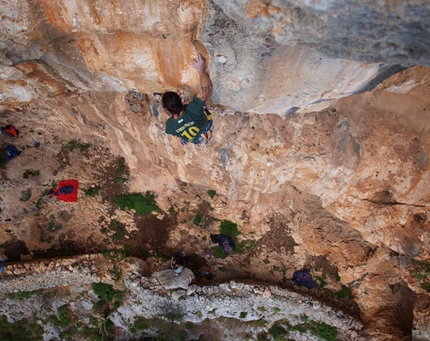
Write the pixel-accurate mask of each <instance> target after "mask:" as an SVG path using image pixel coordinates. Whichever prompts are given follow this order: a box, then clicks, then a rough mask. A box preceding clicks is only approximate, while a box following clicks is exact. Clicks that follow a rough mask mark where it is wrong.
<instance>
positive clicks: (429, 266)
mask: <svg viewBox="0 0 430 341" xmlns="http://www.w3.org/2000/svg"><path fill="white" fill-rule="evenodd" d="M412 267H413V268H412V269H411V270H410V274H411V276H412V277H413V278H415V279H416V280H417V282H418V283H419V285H420V287H421V288H422V289H424V290H425V291H427V292H430V261H427V262H420V261H417V260H414V261H413V262H412Z"/></svg>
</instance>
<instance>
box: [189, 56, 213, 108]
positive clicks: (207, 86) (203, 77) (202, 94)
mask: <svg viewBox="0 0 430 341" xmlns="http://www.w3.org/2000/svg"><path fill="white" fill-rule="evenodd" d="M191 66H192V67H193V68H195V69H196V70H197V72H198V73H199V76H200V85H201V89H200V91H199V92H198V93H197V94H196V96H197V97H198V98H200V99H201V100H202V101H203V102H204V101H206V98H208V97H209V95H210V94H211V92H212V82H211V79H210V77H209V75H208V74H207V72H206V71H205V69H204V67H205V60H204V59H203V57H202V55H201V54H200V53H199V54H197V56H196V58H195V60H193V61H191Z"/></svg>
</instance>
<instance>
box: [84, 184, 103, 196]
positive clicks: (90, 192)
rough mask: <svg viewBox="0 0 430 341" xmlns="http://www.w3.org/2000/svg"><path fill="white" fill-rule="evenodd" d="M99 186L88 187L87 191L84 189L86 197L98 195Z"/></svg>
mask: <svg viewBox="0 0 430 341" xmlns="http://www.w3.org/2000/svg"><path fill="white" fill-rule="evenodd" d="M99 191H100V186H95V187H90V188H88V189H84V193H85V195H86V196H89V197H93V196H95V195H97V194H99Z"/></svg>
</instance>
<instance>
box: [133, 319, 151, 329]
mask: <svg viewBox="0 0 430 341" xmlns="http://www.w3.org/2000/svg"><path fill="white" fill-rule="evenodd" d="M150 326H151V325H150V324H149V320H147V319H145V318H144V317H142V316H137V317H136V318H135V319H134V322H133V325H132V326H131V328H130V331H131V332H132V333H136V332H139V331H142V330H146V329H148V328H149V327H150Z"/></svg>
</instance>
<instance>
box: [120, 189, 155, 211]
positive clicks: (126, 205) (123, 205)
mask: <svg viewBox="0 0 430 341" xmlns="http://www.w3.org/2000/svg"><path fill="white" fill-rule="evenodd" d="M115 203H116V204H117V205H118V206H119V208H120V209H121V210H125V209H134V210H135V211H136V214H145V215H148V214H149V213H151V212H153V211H160V208H159V207H158V206H157V204H156V202H155V195H154V194H153V193H151V192H149V191H148V192H146V194H145V196H143V195H142V194H141V193H128V194H123V195H120V196H118V197H116V199H115Z"/></svg>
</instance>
